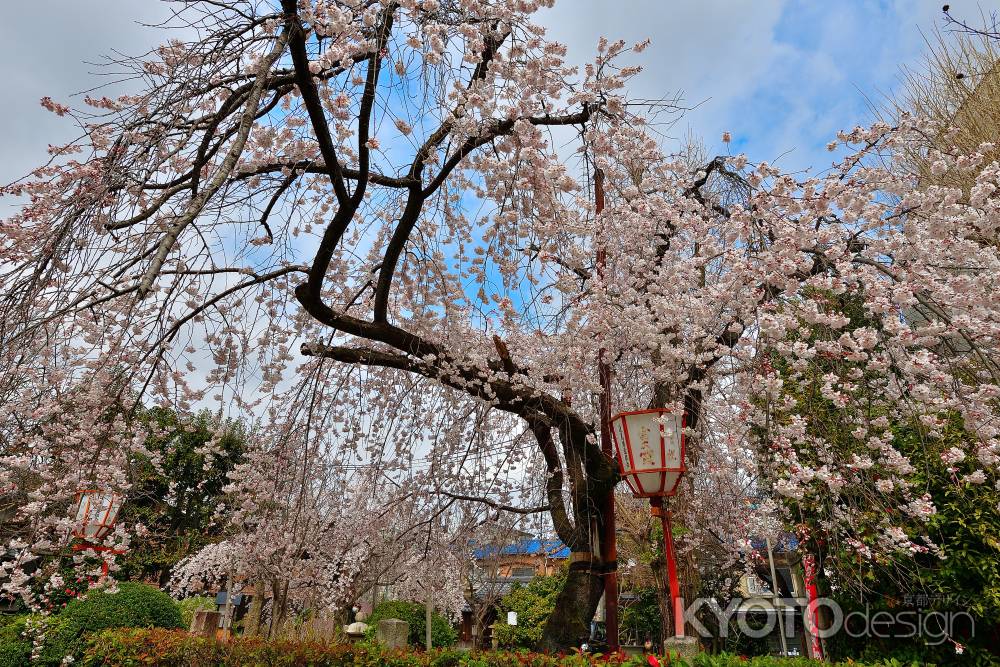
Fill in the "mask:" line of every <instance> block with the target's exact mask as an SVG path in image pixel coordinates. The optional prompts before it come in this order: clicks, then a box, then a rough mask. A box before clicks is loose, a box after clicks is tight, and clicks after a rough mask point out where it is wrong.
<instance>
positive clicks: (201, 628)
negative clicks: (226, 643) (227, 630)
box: [191, 609, 222, 638]
mask: <svg viewBox="0 0 1000 667" xmlns="http://www.w3.org/2000/svg"><path fill="white" fill-rule="evenodd" d="M221 616H222V614H220V613H219V612H217V611H209V610H207V609H199V610H198V611H196V612H195V613H194V616H193V617H192V618H191V634H193V635H198V636H199V637H210V638H214V637H215V632H216V630H218V629H219V618H220V617H221Z"/></svg>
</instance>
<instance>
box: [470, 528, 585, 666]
mask: <svg viewBox="0 0 1000 667" xmlns="http://www.w3.org/2000/svg"><path fill="white" fill-rule="evenodd" d="M472 547H473V549H472V555H473V558H474V563H475V564H474V567H473V569H472V571H471V572H470V573H469V576H468V579H467V582H468V588H467V590H466V607H465V609H463V610H462V623H461V627H460V631H459V639H460V640H461V641H462V642H463V643H466V644H468V645H470V646H477V647H486V646H489V645H490V644H491V642H492V636H491V635H492V625H493V623H494V622H495V621H496V605H497V603H498V602H499V601H500V598H502V597H503V596H505V595H507V594H508V593H510V592H511V590H513V588H514V586H516V585H525V584H527V583H528V582H530V581H531V580H532V579H534V578H535V577H538V576H551V575H553V574H555V573H556V571H557V570H558V569H559V567H560V566H561V565H562V563H563V562H564V561H566V560H567V559H569V555H570V550H569V547H567V546H566V545H565V544H563V543H562V542H561V541H560V540H558V539H545V538H538V537H531V536H528V535H527V534H524V533H520V534H519V535H516V536H515V538H514V540H513V541H511V542H507V543H504V542H494V543H489V544H487V543H474V544H473V545H472Z"/></svg>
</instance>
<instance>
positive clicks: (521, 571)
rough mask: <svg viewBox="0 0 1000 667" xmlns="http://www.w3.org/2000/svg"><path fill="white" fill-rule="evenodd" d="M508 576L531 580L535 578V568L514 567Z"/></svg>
mask: <svg viewBox="0 0 1000 667" xmlns="http://www.w3.org/2000/svg"><path fill="white" fill-rule="evenodd" d="M510 576H512V577H514V578H515V579H531V578H532V577H534V576H535V568H533V567H515V568H513V569H512V570H511V572H510Z"/></svg>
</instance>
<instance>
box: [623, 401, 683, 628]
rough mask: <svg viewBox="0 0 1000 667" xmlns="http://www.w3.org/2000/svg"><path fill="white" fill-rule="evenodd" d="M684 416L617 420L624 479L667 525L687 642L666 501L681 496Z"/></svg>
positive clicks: (679, 619)
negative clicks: (646, 500)
mask: <svg viewBox="0 0 1000 667" xmlns="http://www.w3.org/2000/svg"><path fill="white" fill-rule="evenodd" d="M685 425H686V424H685V423H684V416H683V415H677V414H675V413H673V412H671V411H670V410H665V409H662V408H661V409H655V410H640V411H638V412H623V413H621V414H619V415H616V416H615V417H614V418H613V419H612V420H611V433H612V437H613V439H614V442H615V453H616V454H617V457H618V469H619V472H620V473H621V476H622V479H624V480H625V483H626V484H628V486H629V488H630V489H631V490H632V494H633V495H635V497H637V498H649V504H650V506H651V507H652V514H653V516H656V517H659V518H660V521H662V522H663V546H664V555H665V556H666V561H667V580H668V583H669V585H670V598H671V602H672V604H671V609H672V610H673V620H674V635H675V636H676V637H684V612H683V601H682V600H681V597H680V582H679V581H678V579H677V552H676V550H675V548H674V538H673V528H672V526H671V516H670V511H669V510H664V508H663V498H664V497H665V496H672V495H674V494H675V493H677V487H678V486H679V485H680V482H681V476H682V475H683V474H684V473H685V472H686V468H685V467H684V427H685Z"/></svg>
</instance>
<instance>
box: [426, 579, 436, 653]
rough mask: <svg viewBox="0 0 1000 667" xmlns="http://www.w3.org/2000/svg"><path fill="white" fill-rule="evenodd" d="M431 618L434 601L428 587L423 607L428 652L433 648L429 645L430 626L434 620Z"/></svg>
mask: <svg viewBox="0 0 1000 667" xmlns="http://www.w3.org/2000/svg"><path fill="white" fill-rule="evenodd" d="M433 616H434V599H433V598H432V597H431V587H430V586H428V587H427V603H426V605H425V606H424V623H425V625H426V626H427V627H426V632H427V636H426V640H427V641H426V644H427V650H428V651H430V650H431V649H432V648H433V646H432V645H431V626H432V624H433V623H432V622H433V620H434V619H433Z"/></svg>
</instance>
